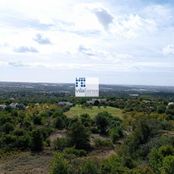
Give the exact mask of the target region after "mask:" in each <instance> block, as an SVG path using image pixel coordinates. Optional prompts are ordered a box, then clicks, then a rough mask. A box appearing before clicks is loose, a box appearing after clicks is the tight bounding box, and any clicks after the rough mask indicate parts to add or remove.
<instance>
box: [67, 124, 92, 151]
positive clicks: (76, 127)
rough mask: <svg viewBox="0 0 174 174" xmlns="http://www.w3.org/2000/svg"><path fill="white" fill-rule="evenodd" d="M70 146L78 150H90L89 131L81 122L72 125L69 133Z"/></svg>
mask: <svg viewBox="0 0 174 174" xmlns="http://www.w3.org/2000/svg"><path fill="white" fill-rule="evenodd" d="M68 137H69V139H70V144H71V145H72V146H75V148H77V149H86V150H87V149H89V148H90V144H89V131H88V129H87V128H85V127H84V126H83V125H82V123H81V122H80V121H77V122H75V123H73V124H72V126H71V129H70V131H69V133H68Z"/></svg>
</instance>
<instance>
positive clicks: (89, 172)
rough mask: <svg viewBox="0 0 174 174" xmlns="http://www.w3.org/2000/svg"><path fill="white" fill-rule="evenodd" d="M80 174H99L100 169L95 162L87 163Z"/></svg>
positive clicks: (83, 165)
mask: <svg viewBox="0 0 174 174" xmlns="http://www.w3.org/2000/svg"><path fill="white" fill-rule="evenodd" d="M80 174H99V169H98V168H97V165H96V163H95V162H94V161H89V160H87V161H85V162H84V163H83V164H82V167H81V169H80Z"/></svg>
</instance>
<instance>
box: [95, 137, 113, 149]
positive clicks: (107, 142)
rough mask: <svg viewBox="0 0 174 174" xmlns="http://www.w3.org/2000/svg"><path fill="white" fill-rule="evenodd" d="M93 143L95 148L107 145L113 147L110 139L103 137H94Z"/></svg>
mask: <svg viewBox="0 0 174 174" xmlns="http://www.w3.org/2000/svg"><path fill="white" fill-rule="evenodd" d="M94 143H95V147H96V148H101V147H109V148H112V147H113V144H112V142H111V141H110V140H108V139H107V140H105V139H101V138H96V139H95V140H94Z"/></svg>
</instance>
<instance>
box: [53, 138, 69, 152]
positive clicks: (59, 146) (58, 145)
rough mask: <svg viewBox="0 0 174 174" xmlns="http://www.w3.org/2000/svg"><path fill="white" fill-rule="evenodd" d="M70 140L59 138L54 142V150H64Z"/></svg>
mask: <svg viewBox="0 0 174 174" xmlns="http://www.w3.org/2000/svg"><path fill="white" fill-rule="evenodd" d="M68 145H69V142H68V139H67V138H57V139H56V140H55V141H54V142H53V148H54V150H59V151H63V149H64V148H65V147H68Z"/></svg>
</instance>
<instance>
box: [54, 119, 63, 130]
mask: <svg viewBox="0 0 174 174" xmlns="http://www.w3.org/2000/svg"><path fill="white" fill-rule="evenodd" d="M55 127H56V128H57V129H60V130H61V129H63V128H64V127H65V120H64V118H63V116H58V117H57V118H56V120H55Z"/></svg>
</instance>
